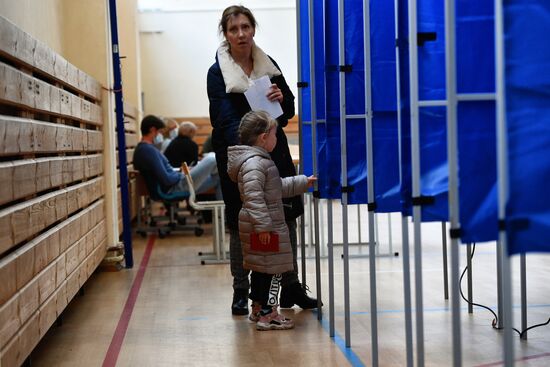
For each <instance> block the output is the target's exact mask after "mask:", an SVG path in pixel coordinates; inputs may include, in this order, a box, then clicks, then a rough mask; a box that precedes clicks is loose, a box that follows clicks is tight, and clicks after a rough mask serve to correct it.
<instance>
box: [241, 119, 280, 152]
mask: <svg viewBox="0 0 550 367" xmlns="http://www.w3.org/2000/svg"><path fill="white" fill-rule="evenodd" d="M276 126H277V121H276V120H274V119H273V118H272V117H271V116H270V115H269V114H268V113H267V112H264V111H251V112H248V113H247V114H246V115H244V116H243V118H242V120H241V124H240V125H239V138H240V140H241V144H244V145H249V146H252V145H254V144H255V143H256V141H257V140H258V136H260V135H262V134H264V133H268V132H269V130H271V129H272V128H273V127H276Z"/></svg>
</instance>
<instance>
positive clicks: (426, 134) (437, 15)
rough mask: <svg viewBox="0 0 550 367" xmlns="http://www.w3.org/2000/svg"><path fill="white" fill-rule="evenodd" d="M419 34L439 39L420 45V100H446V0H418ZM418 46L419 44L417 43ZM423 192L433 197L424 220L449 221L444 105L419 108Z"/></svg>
mask: <svg viewBox="0 0 550 367" xmlns="http://www.w3.org/2000/svg"><path fill="white" fill-rule="evenodd" d="M417 18H418V33H419V34H420V35H422V34H433V33H435V35H436V39H435V40H433V41H426V42H425V43H424V44H423V45H419V47H418V87H419V99H420V100H421V101H422V100H443V99H445V98H446V90H445V19H444V3H443V2H442V1H439V0H419V1H418V15H417ZM415 46H416V45H415ZM419 126H420V136H419V139H420V194H421V195H422V196H430V197H433V198H434V203H433V204H430V205H423V206H422V215H421V218H422V221H423V222H429V221H446V220H447V219H448V217H449V205H448V176H449V175H448V172H449V171H448V166H447V134H446V130H447V121H446V112H445V108H444V107H421V108H419Z"/></svg>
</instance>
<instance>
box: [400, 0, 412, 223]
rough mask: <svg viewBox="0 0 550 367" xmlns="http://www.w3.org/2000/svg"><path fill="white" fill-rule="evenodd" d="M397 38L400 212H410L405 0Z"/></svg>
mask: <svg viewBox="0 0 550 367" xmlns="http://www.w3.org/2000/svg"><path fill="white" fill-rule="evenodd" d="M397 3H398V9H397V13H398V15H397V17H398V30H397V32H398V40H397V45H398V47H399V85H400V88H399V106H398V108H399V109H400V112H401V114H400V115H401V121H400V122H399V125H400V126H399V128H400V130H401V137H400V139H399V145H400V150H401V155H400V166H401V168H400V169H401V172H400V175H401V177H400V183H401V195H400V201H401V213H402V214H403V215H406V216H410V215H411V214H412V176H411V122H410V107H411V105H410V84H409V41H408V39H409V21H408V7H407V0H398V2H397Z"/></svg>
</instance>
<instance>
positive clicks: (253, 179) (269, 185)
mask: <svg viewBox="0 0 550 367" xmlns="http://www.w3.org/2000/svg"><path fill="white" fill-rule="evenodd" d="M227 153H228V162H227V173H228V174H229V177H230V178H231V180H233V181H235V182H236V183H237V185H238V187H239V193H240V195H241V200H242V202H243V206H242V208H241V211H240V212H239V235H240V239H241V245H242V251H243V267H244V268H245V269H250V270H253V271H257V272H261V273H267V274H280V273H284V272H287V271H291V270H293V268H294V265H293V257H292V247H291V246H290V238H289V235H288V227H287V225H286V222H285V214H284V210H283V201H282V198H286V197H292V196H296V195H300V194H303V193H304V192H306V190H307V177H306V176H304V175H298V176H291V177H285V178H281V177H280V175H279V171H278V170H277V167H276V166H275V163H273V161H272V160H271V158H270V156H269V153H268V152H267V151H266V150H265V149H263V148H260V147H257V146H252V147H251V146H247V145H235V146H232V147H229V148H228V152H227ZM252 232H258V233H259V232H276V233H277V234H278V235H279V252H276V253H273V252H256V251H251V250H250V234H251V233H252Z"/></svg>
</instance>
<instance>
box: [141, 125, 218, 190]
mask: <svg viewBox="0 0 550 367" xmlns="http://www.w3.org/2000/svg"><path fill="white" fill-rule="evenodd" d="M140 129H141V134H142V138H141V141H140V142H139V143H138V145H137V146H136V149H135V151H134V168H135V169H137V170H138V171H139V172H140V173H141V175H142V176H143V179H144V180H145V183H146V184H147V188H148V189H149V191H150V192H151V190H155V192H156V190H157V189H160V190H161V191H162V193H163V194H165V195H173V196H179V197H182V196H187V193H188V192H189V190H188V186H187V180H186V179H185V176H184V175H183V173H181V172H178V171H177V170H175V169H174V167H172V166H171V165H170V162H168V159H166V157H165V156H164V155H163V154H162V153H161V152H159V150H158V149H156V148H155V147H154V145H153V140H154V139H155V137H156V136H157V134H159V133H162V132H163V131H164V130H165V129H166V126H165V125H164V122H163V121H162V120H161V119H159V118H158V117H156V116H152V115H149V116H146V117H145V118H144V119H143V120H142V121H141V127H140ZM191 178H192V179H193V184H194V186H195V192H196V193H197V194H198V193H201V192H205V191H208V190H210V189H212V188H214V189H215V190H216V197H217V198H220V199H221V197H222V196H221V188H220V179H219V176H218V171H217V167H216V157H215V156H214V155H209V156H208V157H205V158H204V159H202V160H201V161H200V162H199V163H198V164H197V165H196V166H194V167H193V168H191Z"/></svg>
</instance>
